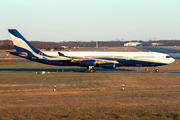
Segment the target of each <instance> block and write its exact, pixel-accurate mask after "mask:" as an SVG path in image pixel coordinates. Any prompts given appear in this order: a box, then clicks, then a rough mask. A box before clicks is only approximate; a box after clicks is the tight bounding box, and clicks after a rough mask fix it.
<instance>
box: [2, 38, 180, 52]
mask: <svg viewBox="0 0 180 120" xmlns="http://www.w3.org/2000/svg"><path fill="white" fill-rule="evenodd" d="M96 42H97V41H89V42H83V41H77V42H76V41H69V42H43V41H29V43H30V44H31V45H32V46H33V47H35V48H37V49H55V50H60V49H64V48H63V47H62V46H68V47H69V48H71V47H95V46H96ZM127 42H141V43H142V46H152V45H151V43H164V45H165V46H174V45H176V46H180V40H156V41H153V40H149V41H141V40H140V41H138V40H132V41H120V40H117V41H98V47H120V46H124V43H127ZM0 49H14V45H13V43H12V41H11V40H0Z"/></svg>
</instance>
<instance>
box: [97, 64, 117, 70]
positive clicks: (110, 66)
mask: <svg viewBox="0 0 180 120" xmlns="http://www.w3.org/2000/svg"><path fill="white" fill-rule="evenodd" d="M99 67H102V68H106V69H114V68H116V66H115V64H114V63H103V64H100V65H99Z"/></svg>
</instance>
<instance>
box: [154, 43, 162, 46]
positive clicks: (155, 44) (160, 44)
mask: <svg viewBox="0 0 180 120" xmlns="http://www.w3.org/2000/svg"><path fill="white" fill-rule="evenodd" d="M151 45H152V46H163V45H164V43H151Z"/></svg>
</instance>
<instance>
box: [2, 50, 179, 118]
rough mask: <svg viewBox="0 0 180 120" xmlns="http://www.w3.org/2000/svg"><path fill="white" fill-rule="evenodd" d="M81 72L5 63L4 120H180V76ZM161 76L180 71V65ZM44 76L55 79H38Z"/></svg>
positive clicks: (74, 68) (169, 68) (33, 64)
mask: <svg viewBox="0 0 180 120" xmlns="http://www.w3.org/2000/svg"><path fill="white" fill-rule="evenodd" d="M119 49H120V48H119ZM122 49H124V48H122ZM114 50H116V49H114ZM4 55H6V54H4ZM62 69H64V71H66V70H68V71H69V72H60V71H62ZM76 69H77V70H79V71H84V69H85V68H81V67H62V66H50V65H44V64H40V63H35V62H28V61H24V62H0V120H1V119H2V120H4V119H5V120H9V119H14V120H16V119H17V120H18V119H43V120H46V119H48V120H49V119H80V120H83V119H107V120H109V119H146V120H149V119H157V120H159V119H169V120H178V119H180V101H179V99H180V73H115V72H114V73H113V72H108V71H107V70H104V69H97V72H96V73H83V72H79V73H76ZM145 69H148V70H152V71H154V69H155V68H154V67H153V68H144V67H142V68H141V67H127V68H126V67H122V68H118V71H123V70H126V71H128V70H135V71H144V70H145ZM160 70H180V60H178V59H177V60H176V61H175V62H174V63H172V64H170V65H167V66H162V67H160ZM40 71H47V72H49V71H50V72H51V73H50V74H44V75H43V74H36V72H38V73H40ZM57 71H59V72H57ZM71 71H72V72H71ZM101 71H104V72H101ZM123 84H124V85H125V90H124V91H123ZM54 85H56V91H55V92H54V91H53V89H54Z"/></svg>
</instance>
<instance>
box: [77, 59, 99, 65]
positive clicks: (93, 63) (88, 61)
mask: <svg viewBox="0 0 180 120" xmlns="http://www.w3.org/2000/svg"><path fill="white" fill-rule="evenodd" d="M95 62H96V61H95V60H84V61H81V62H80V64H81V65H82V66H95Z"/></svg>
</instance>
